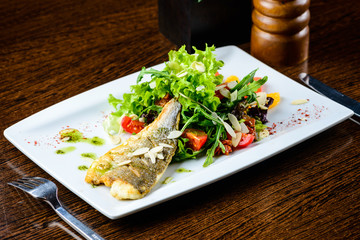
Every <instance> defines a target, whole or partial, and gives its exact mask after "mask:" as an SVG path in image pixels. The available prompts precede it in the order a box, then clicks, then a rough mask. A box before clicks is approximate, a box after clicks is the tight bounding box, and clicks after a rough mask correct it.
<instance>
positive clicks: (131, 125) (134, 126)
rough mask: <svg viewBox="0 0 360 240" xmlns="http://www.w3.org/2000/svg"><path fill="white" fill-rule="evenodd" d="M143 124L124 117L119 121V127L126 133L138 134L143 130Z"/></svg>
mask: <svg viewBox="0 0 360 240" xmlns="http://www.w3.org/2000/svg"><path fill="white" fill-rule="evenodd" d="M144 125H145V123H144V122H140V121H138V120H132V119H131V118H130V117H128V116H124V117H123V118H122V120H121V127H122V128H123V129H124V130H125V131H126V132H128V133H139V132H140V131H141V130H142V129H143V128H144Z"/></svg>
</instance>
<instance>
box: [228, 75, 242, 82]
mask: <svg viewBox="0 0 360 240" xmlns="http://www.w3.org/2000/svg"><path fill="white" fill-rule="evenodd" d="M232 81H237V82H239V78H238V77H237V76H235V75H231V76H229V77H227V78H226V80H225V82H232Z"/></svg>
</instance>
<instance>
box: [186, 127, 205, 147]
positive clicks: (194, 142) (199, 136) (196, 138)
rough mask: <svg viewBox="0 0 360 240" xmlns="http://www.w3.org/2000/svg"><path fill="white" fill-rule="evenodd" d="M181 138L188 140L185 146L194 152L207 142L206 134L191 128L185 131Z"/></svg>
mask: <svg viewBox="0 0 360 240" xmlns="http://www.w3.org/2000/svg"><path fill="white" fill-rule="evenodd" d="M182 137H183V138H187V139H189V141H188V142H187V143H186V144H187V146H188V147H190V148H191V149H192V150H194V151H199V150H200V149H201V147H202V146H203V145H204V144H205V142H206V140H207V134H206V133H205V132H204V131H202V130H199V129H192V128H187V129H185V131H184V132H183V134H182Z"/></svg>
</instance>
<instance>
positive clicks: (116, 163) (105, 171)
mask: <svg viewBox="0 0 360 240" xmlns="http://www.w3.org/2000/svg"><path fill="white" fill-rule="evenodd" d="M180 110H181V104H180V103H179V102H178V101H177V100H176V99H172V100H170V101H169V102H168V103H167V104H166V105H165V106H164V108H163V110H162V112H161V113H160V114H159V116H158V117H157V118H156V119H155V120H154V121H153V122H152V123H151V124H149V125H148V126H147V127H145V128H144V129H143V130H142V131H141V132H139V133H138V134H137V135H134V136H132V137H130V138H129V139H128V140H127V141H126V142H124V143H123V144H121V145H119V146H117V147H115V148H113V149H111V150H110V151H108V152H107V153H106V154H105V155H103V156H101V157H100V158H99V159H97V160H95V161H94V162H93V163H92V164H91V166H90V168H89V169H88V171H87V174H86V177H85V181H86V182H88V183H92V184H95V185H99V184H105V185H106V186H108V187H111V189H110V193H111V195H112V196H113V197H115V198H117V199H119V200H121V199H139V198H142V197H144V196H145V195H146V194H147V193H148V192H149V191H150V190H151V189H152V188H153V187H154V185H155V184H156V183H157V182H158V180H159V179H160V178H161V176H162V175H163V173H164V172H165V170H166V168H167V166H168V165H169V163H170V162H171V159H172V157H173V156H174V154H175V151H176V148H177V139H168V138H167V136H168V135H169V133H170V132H171V131H174V130H177V129H178V125H179V120H180ZM144 148H145V150H146V149H149V151H150V152H151V151H153V152H155V154H154V155H153V156H155V161H154V158H150V157H149V153H148V154H146V153H145V154H139V155H136V156H134V155H133V153H134V152H135V151H136V150H139V149H140V150H144ZM159 149H161V151H159ZM149 151H148V152H149ZM156 151H157V152H156ZM150 154H152V153H150Z"/></svg>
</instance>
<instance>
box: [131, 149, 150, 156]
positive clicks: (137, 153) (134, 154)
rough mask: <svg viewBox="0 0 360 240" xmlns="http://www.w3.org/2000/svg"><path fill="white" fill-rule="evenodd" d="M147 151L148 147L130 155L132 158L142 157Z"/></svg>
mask: <svg viewBox="0 0 360 240" xmlns="http://www.w3.org/2000/svg"><path fill="white" fill-rule="evenodd" d="M149 150H150V148H148V147H143V148H139V149H137V150H136V151H134V152H133V153H132V154H131V155H132V156H139V155H143V154H145V153H147V152H149Z"/></svg>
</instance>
